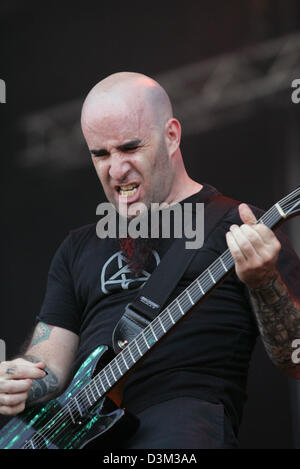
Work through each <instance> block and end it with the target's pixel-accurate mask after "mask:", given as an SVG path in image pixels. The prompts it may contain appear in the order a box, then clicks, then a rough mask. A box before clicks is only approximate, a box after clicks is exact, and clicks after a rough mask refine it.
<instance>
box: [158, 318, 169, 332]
mask: <svg viewBox="0 0 300 469" xmlns="http://www.w3.org/2000/svg"><path fill="white" fill-rule="evenodd" d="M158 320H159V322H160V325H161V327H162V329H163V331H164V332H167V331H166V329H165V327H164V325H163V322H162V320H161V318H160V317H159V316H158Z"/></svg>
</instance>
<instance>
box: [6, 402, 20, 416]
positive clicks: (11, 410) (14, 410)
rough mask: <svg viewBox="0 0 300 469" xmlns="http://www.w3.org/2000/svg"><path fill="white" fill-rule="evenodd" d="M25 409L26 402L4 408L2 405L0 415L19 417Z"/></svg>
mask: <svg viewBox="0 0 300 469" xmlns="http://www.w3.org/2000/svg"><path fill="white" fill-rule="evenodd" d="M24 409H25V401H23V402H21V403H20V404H18V405H16V406H2V405H0V414H2V415H17V414H19V413H20V412H23V410H24Z"/></svg>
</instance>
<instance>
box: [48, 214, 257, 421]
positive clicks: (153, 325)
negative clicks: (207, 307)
mask: <svg viewBox="0 0 300 469" xmlns="http://www.w3.org/2000/svg"><path fill="white" fill-rule="evenodd" d="M265 221H266V219H265ZM223 254H226V253H223ZM218 260H219V259H217V261H218ZM223 261H225V256H223ZM210 268H211V269H212V265H211V266H210ZM213 273H214V274H215V273H216V272H215V271H214V272H213ZM182 293H183V294H186V291H184V292H182ZM190 293H191V291H190ZM189 306H190V305H189ZM182 307H183V308H185V306H184V305H183V304H182ZM167 310H169V311H170V305H169V307H168V308H167ZM162 321H163V319H162ZM175 321H176V322H177V320H175ZM157 325H158V324H154V321H153V323H152V327H155V326H157ZM167 327H168V326H167ZM171 327H172V326H171ZM160 328H161V326H160ZM168 330H169V329H168ZM156 332H157V331H156ZM157 334H158V332H157ZM137 339H138V338H137ZM137 339H136V340H137ZM140 345H141V344H140ZM142 348H143V347H142ZM138 358H140V357H138ZM120 365H121V364H120ZM120 367H121V366H120ZM123 374H124V373H123ZM123 374H121V376H123ZM52 430H53V429H52Z"/></svg>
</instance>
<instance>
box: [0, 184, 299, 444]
mask: <svg viewBox="0 0 300 469" xmlns="http://www.w3.org/2000/svg"><path fill="white" fill-rule="evenodd" d="M299 214H300V187H298V188H297V189H295V190H294V191H293V192H291V194H289V195H287V196H286V197H284V198H283V199H281V200H280V201H279V202H277V203H276V204H275V205H273V206H272V207H271V208H270V209H269V210H268V211H267V212H266V213H265V214H264V215H263V216H262V217H261V218H260V219H259V220H258V222H260V223H264V224H265V225H266V226H268V227H269V228H274V227H275V226H277V225H278V224H280V223H281V222H282V220H283V219H288V218H290V217H292V216H296V215H299ZM233 268H234V260H233V257H232V255H231V253H230V251H229V249H227V250H226V251H224V252H223V254H221V256H220V257H219V258H218V259H216V260H215V261H214V262H213V263H212V264H211V265H210V266H209V267H208V268H207V269H206V270H205V271H204V272H202V273H201V274H200V275H199V276H198V277H197V278H196V279H195V280H194V281H193V282H192V283H191V284H190V286H189V287H187V288H186V289H185V290H184V291H183V292H182V293H181V294H180V295H179V296H178V297H177V298H175V300H173V301H172V302H171V303H170V304H169V305H168V306H167V307H166V308H165V309H164V310H163V311H162V312H161V313H160V314H159V315H158V316H157V317H156V318H155V319H154V320H153V321H152V322H151V323H149V324H148V325H146V326H145V327H144V328H143V329H142V331H141V332H139V331H134V332H135V333H134V334H133V336H134V337H131V338H130V337H129V336H128V340H126V342H127V345H126V346H125V347H124V349H122V350H121V351H119V353H118V354H117V355H115V354H114V353H113V351H112V350H110V349H109V348H108V347H107V346H104V345H102V346H99V347H98V348H97V349H96V350H94V352H93V353H91V355H90V356H89V357H88V358H87V359H86V360H85V362H84V363H83V364H82V365H81V367H80V368H79V370H78V372H77V373H76V375H75V377H74V379H73V380H72V382H71V384H70V385H69V387H68V389H67V390H66V391H65V392H64V393H63V394H62V395H61V396H60V397H58V398H57V399H54V400H52V401H50V402H48V403H47V404H45V405H44V406H40V407H39V408H33V409H29V410H26V411H24V412H23V413H21V414H20V415H18V416H17V417H14V418H12V419H11V420H10V422H9V423H8V424H7V425H5V426H4V427H3V428H2V430H0V449H76V448H78V449H81V448H88V449H102V448H105V449H113V448H120V441H122V439H123V435H125V437H126V438H128V437H130V436H131V434H132V433H133V432H134V431H135V430H136V429H137V427H138V419H137V418H136V417H134V416H133V415H131V414H129V413H127V412H126V413H125V411H124V410H123V409H121V408H119V407H118V405H119V404H120V402H121V395H122V391H121V387H122V384H124V379H126V376H128V375H129V374H130V373H131V372H132V371H133V370H134V369H135V366H136V365H137V363H140V362H141V360H142V358H143V357H144V356H145V355H146V354H147V353H148V352H149V351H150V350H151V349H152V348H153V347H154V346H155V345H156V344H157V343H158V342H159V340H161V339H162V338H163V337H164V336H165V335H166V334H167V333H168V332H169V331H170V330H171V329H172V328H173V327H174V326H175V325H176V324H178V323H179V321H181V320H182V318H183V317H184V316H186V315H187V313H188V312H189V311H190V310H192V309H193V307H194V306H195V305H197V304H198V303H199V302H200V301H203V300H204V299H205V298H206V296H207V295H209V294H210V292H211V291H212V290H213V289H214V288H215V287H216V286H217V285H218V284H219V283H220V282H221V281H223V279H224V277H225V276H226V275H228V274H229V273H230V272H231V271H232V270H233ZM135 335H136V336H135ZM125 339H127V337H125ZM99 369H101V371H99ZM109 397H111V398H112V400H111V399H109Z"/></svg>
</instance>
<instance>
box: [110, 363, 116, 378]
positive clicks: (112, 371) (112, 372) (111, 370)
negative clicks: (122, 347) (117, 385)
mask: <svg viewBox="0 0 300 469" xmlns="http://www.w3.org/2000/svg"><path fill="white" fill-rule="evenodd" d="M109 369H110V372H111V374H112V375H113V378H114V380H115V381H117V378H116V377H115V374H114V370H113V369H112V365H111V363H110V365H109Z"/></svg>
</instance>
